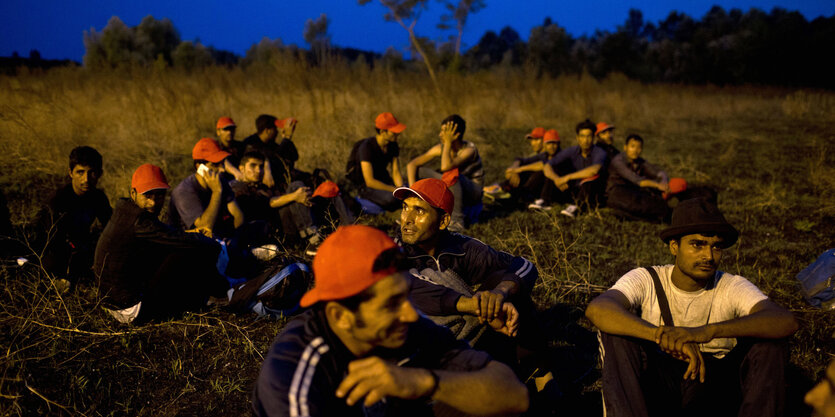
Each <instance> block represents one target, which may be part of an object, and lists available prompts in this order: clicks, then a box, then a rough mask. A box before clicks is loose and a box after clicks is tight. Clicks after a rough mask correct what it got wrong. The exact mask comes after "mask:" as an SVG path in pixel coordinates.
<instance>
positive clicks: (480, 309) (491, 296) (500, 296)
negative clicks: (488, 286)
mask: <svg viewBox="0 0 835 417" xmlns="http://www.w3.org/2000/svg"><path fill="white" fill-rule="evenodd" d="M473 298H475V300H476V305H477V307H476V313H475V315H476V316H478V319H479V321H480V322H482V323H484V322H491V321H493V320H495V319H496V316H497V315H498V314H500V313H501V311H502V304H503V303H504V300H505V299H506V298H507V293H506V292H504V291H502V290H501V289H493V290H490V291H479V292H477V293H475V295H474V296H473Z"/></svg>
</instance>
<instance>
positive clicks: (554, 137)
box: [542, 129, 560, 143]
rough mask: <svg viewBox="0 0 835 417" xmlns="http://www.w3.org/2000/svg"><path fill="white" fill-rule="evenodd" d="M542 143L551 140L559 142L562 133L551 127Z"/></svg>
mask: <svg viewBox="0 0 835 417" xmlns="http://www.w3.org/2000/svg"><path fill="white" fill-rule="evenodd" d="M543 138H544V139H543V140H542V143H549V142H559V141H560V134H559V133H557V131H556V130H555V129H551V130H549V131H547V132H545V136H543Z"/></svg>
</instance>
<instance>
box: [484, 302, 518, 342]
mask: <svg viewBox="0 0 835 417" xmlns="http://www.w3.org/2000/svg"><path fill="white" fill-rule="evenodd" d="M487 325H488V326H490V328H492V329H493V330H495V331H497V332H499V333H502V334H504V335H507V336H510V337H516V333H517V332H518V331H519V312H518V311H517V310H516V307H515V306H514V305H513V304H511V303H504V304H502V310H501V312H500V314H499V315H498V316H496V318H495V319H493V320H491V321H488V322H487Z"/></svg>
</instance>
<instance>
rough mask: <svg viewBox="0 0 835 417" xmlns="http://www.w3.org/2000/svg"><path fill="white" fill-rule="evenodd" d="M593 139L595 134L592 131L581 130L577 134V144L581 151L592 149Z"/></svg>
mask: <svg viewBox="0 0 835 417" xmlns="http://www.w3.org/2000/svg"><path fill="white" fill-rule="evenodd" d="M593 139H594V133H592V131H591V129H581V130H580V131H579V132H577V144H578V145H580V149H582V150H583V152H585V151H588V150H589V149H591V145H592V140H593Z"/></svg>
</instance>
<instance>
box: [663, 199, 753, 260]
mask: <svg viewBox="0 0 835 417" xmlns="http://www.w3.org/2000/svg"><path fill="white" fill-rule="evenodd" d="M697 233H698V234H702V235H717V236H721V237H722V239H723V241H722V247H725V248H727V247H729V246H731V245H733V244H734V243H736V239H737V238H738V237H739V231H737V230H736V229H735V228H734V227H733V226H731V224H730V223H728V221H727V220H725V216H723V215H722V213H721V212H720V211H719V208H717V207H716V206H715V205H713V204H712V203H710V202H709V201H707V200H705V199H703V198H694V199H692V200H684V201H682V202H681V203H679V205H678V206H676V208H675V209H674V210H673V218H672V221H671V222H670V227H668V228H666V229H664V230H662V231H661V233H660V234H659V236H660V237H661V240H663V241H664V242H665V243H666V242H669V241H670V239H674V238H678V237H681V236H685V235H692V234H697Z"/></svg>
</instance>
